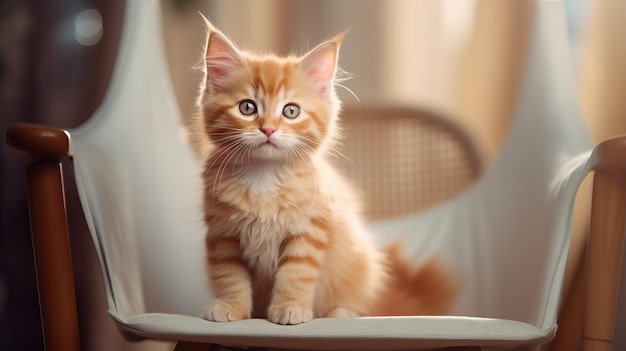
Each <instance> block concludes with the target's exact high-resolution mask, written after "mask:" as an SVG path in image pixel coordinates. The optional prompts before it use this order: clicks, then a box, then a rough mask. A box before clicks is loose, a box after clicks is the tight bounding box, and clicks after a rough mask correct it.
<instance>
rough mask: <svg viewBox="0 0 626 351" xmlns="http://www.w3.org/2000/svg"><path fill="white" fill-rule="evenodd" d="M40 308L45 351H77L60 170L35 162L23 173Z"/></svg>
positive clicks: (52, 164)
mask: <svg viewBox="0 0 626 351" xmlns="http://www.w3.org/2000/svg"><path fill="white" fill-rule="evenodd" d="M26 178H27V186H28V203H29V211H30V222H31V233H32V240H33V252H34V256H35V268H36V271H37V286H38V290H39V305H40V309H41V320H42V327H43V334H44V343H45V347H46V350H47V351H78V350H79V349H80V339H79V334H78V317H77V312H76V297H75V292H74V277H73V271H72V258H71V254H70V242H69V236H68V228H67V215H66V210H65V196H64V192H63V174H62V166H61V163H60V162H59V161H46V160H43V161H38V162H35V163H33V164H31V165H29V166H28V168H27V169H26Z"/></svg>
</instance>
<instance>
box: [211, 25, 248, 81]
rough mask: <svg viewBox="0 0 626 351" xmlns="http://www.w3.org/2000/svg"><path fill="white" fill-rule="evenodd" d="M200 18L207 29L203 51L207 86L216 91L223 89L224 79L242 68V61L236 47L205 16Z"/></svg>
mask: <svg viewBox="0 0 626 351" xmlns="http://www.w3.org/2000/svg"><path fill="white" fill-rule="evenodd" d="M201 16H202V14H201ZM202 19H203V20H204V22H205V24H206V26H207V31H208V38H207V45H206V52H205V59H206V70H207V87H208V88H209V89H210V90H211V92H214V93H218V92H221V91H223V89H224V83H225V80H226V79H227V78H228V77H229V76H230V75H231V74H232V73H233V72H234V71H236V70H238V69H240V68H242V67H243V65H244V63H243V59H242V57H241V54H240V53H239V50H237V47H235V45H234V44H233V43H231V42H230V40H228V38H226V37H225V36H224V35H223V34H222V33H221V32H220V31H218V30H217V29H215V27H213V25H212V24H211V23H210V22H209V20H208V19H206V17H204V16H202Z"/></svg>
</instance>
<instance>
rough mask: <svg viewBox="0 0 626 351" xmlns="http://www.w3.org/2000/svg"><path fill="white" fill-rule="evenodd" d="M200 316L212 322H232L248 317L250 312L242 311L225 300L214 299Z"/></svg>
mask: <svg viewBox="0 0 626 351" xmlns="http://www.w3.org/2000/svg"><path fill="white" fill-rule="evenodd" d="M202 318H204V319H206V320H208V321H212V322H232V321H238V320H242V319H247V318H250V313H249V312H248V313H244V312H242V311H240V310H238V309H237V308H235V307H234V306H233V305H232V304H230V303H228V302H226V301H222V300H214V301H212V302H211V303H210V304H209V305H208V306H207V308H206V310H205V311H204V313H203V314H202Z"/></svg>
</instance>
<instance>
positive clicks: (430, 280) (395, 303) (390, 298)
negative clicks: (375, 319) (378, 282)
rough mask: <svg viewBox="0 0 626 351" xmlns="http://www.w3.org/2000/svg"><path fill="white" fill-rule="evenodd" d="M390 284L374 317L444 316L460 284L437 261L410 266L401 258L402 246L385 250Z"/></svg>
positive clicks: (393, 246)
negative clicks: (415, 266) (414, 266)
mask: <svg viewBox="0 0 626 351" xmlns="http://www.w3.org/2000/svg"><path fill="white" fill-rule="evenodd" d="M385 253H386V255H387V258H388V259H387V264H388V269H389V274H390V278H389V279H390V281H389V284H388V285H387V287H386V288H385V291H384V292H383V294H382V295H381V299H380V301H379V303H378V304H377V306H376V307H375V310H374V313H373V315H378V316H417V315H441V314H445V313H446V312H447V311H448V309H449V308H450V307H451V305H452V303H453V302H454V298H455V297H456V295H457V293H458V291H459V288H460V284H459V282H458V279H457V277H455V276H454V275H453V274H452V273H451V272H449V271H447V270H446V269H445V268H444V267H443V266H442V265H441V264H440V263H439V262H438V261H437V259H436V258H431V259H429V260H427V261H426V262H424V263H422V264H421V265H420V266H419V267H417V268H416V269H415V268H412V267H410V266H409V265H408V264H407V262H405V260H403V259H402V257H401V255H400V252H399V243H396V244H394V245H391V246H390V247H389V248H387V249H386V250H385Z"/></svg>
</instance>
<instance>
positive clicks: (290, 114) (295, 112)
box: [283, 104, 300, 118]
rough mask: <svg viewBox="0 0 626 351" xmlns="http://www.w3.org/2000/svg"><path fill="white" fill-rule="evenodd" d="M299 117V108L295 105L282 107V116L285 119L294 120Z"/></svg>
mask: <svg viewBox="0 0 626 351" xmlns="http://www.w3.org/2000/svg"><path fill="white" fill-rule="evenodd" d="M299 115H300V107H299V106H298V105H296V104H287V105H285V107H283V116H285V117H287V118H296V117H298V116H299Z"/></svg>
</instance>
